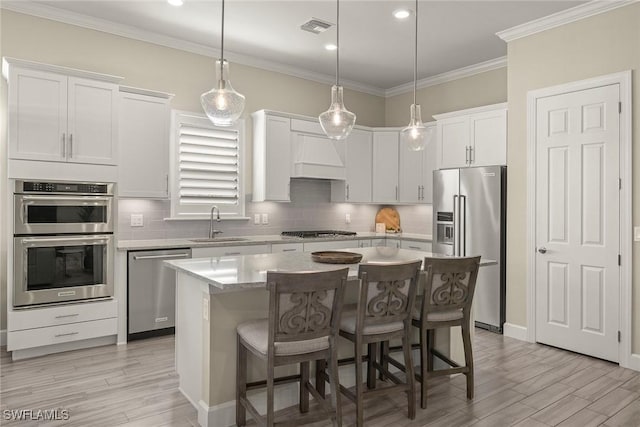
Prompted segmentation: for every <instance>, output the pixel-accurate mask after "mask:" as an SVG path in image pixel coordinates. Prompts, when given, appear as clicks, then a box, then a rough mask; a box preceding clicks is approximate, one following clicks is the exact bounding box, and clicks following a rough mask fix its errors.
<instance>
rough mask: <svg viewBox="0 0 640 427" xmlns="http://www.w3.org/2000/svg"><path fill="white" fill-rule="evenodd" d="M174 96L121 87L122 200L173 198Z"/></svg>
mask: <svg viewBox="0 0 640 427" xmlns="http://www.w3.org/2000/svg"><path fill="white" fill-rule="evenodd" d="M171 97H172V95H169V94H166V93H161V92H150V91H142V90H138V89H134V88H128V87H121V88H120V121H119V127H120V129H119V136H120V147H119V149H118V152H119V156H120V160H119V162H118V164H119V177H118V196H119V197H135V198H156V199H165V198H167V197H169V140H170V134H169V132H170V120H171V117H170V115H171V111H170V106H169V101H170V99H171ZM142 159H144V167H141V163H140V162H141V160H142Z"/></svg>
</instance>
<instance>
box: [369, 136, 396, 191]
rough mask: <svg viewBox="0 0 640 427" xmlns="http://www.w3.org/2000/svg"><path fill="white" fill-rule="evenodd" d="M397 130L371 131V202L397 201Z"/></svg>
mask: <svg viewBox="0 0 640 427" xmlns="http://www.w3.org/2000/svg"><path fill="white" fill-rule="evenodd" d="M398 140H399V134H398V132H374V133H373V202H376V203H396V202H397V201H398V144H399V142H398Z"/></svg>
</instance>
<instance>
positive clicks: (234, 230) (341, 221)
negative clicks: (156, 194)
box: [117, 179, 433, 240]
mask: <svg viewBox="0 0 640 427" xmlns="http://www.w3.org/2000/svg"><path fill="white" fill-rule="evenodd" d="M247 199H248V201H247V203H246V216H247V217H249V218H250V219H249V220H228V221H221V222H220V223H216V224H215V227H216V229H218V230H222V231H223V232H224V235H223V236H248V235H260V234H280V232H281V231H284V230H303V229H306V230H320V229H336V230H350V231H356V232H357V231H360V232H362V231H374V227H375V225H374V222H375V216H376V213H377V212H378V210H379V209H380V208H381V207H382V205H361V204H351V203H332V202H331V201H330V199H331V184H330V182H329V181H325V180H313V179H294V180H291V202H290V203H277V202H261V203H253V202H251V201H250V200H251V195H248V196H247ZM396 209H397V210H398V213H399V214H400V220H401V227H402V229H403V231H405V232H408V233H420V234H431V223H432V217H433V214H432V209H431V206H430V205H424V206H396ZM257 213H259V214H263V213H266V214H268V215H269V224H268V225H254V224H253V217H254V214H257ZM347 213H348V214H350V215H351V223H350V224H346V221H345V215H346V214H347ZM132 214H143V216H144V226H143V227H131V226H130V217H131V215H132ZM170 216H171V203H170V202H169V201H168V200H143V199H120V200H118V229H117V236H118V239H121V240H129V239H135V240H138V239H172V238H183V237H187V238H191V237H207V236H208V233H209V221H208V220H188V221H185V220H166V219H167V218H169V217H170Z"/></svg>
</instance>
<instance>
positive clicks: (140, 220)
mask: <svg viewBox="0 0 640 427" xmlns="http://www.w3.org/2000/svg"><path fill="white" fill-rule="evenodd" d="M131 226H132V227H143V226H144V215H142V214H131Z"/></svg>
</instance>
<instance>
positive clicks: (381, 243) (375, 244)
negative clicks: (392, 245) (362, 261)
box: [370, 238, 387, 248]
mask: <svg viewBox="0 0 640 427" xmlns="http://www.w3.org/2000/svg"><path fill="white" fill-rule="evenodd" d="M370 242H371V247H372V248H377V247H379V246H386V245H387V239H384V238H382V239H371V240H370Z"/></svg>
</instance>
